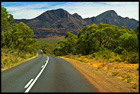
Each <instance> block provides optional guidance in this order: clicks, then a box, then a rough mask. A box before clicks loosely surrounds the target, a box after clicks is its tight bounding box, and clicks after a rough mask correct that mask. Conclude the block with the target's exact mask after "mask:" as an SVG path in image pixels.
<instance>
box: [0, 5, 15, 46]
mask: <svg viewBox="0 0 140 94" xmlns="http://www.w3.org/2000/svg"><path fill="white" fill-rule="evenodd" d="M12 20H13V15H12V14H9V13H8V12H7V10H6V8H4V7H1V46H2V47H3V46H4V45H5V40H6V41H7V40H9V39H7V38H9V37H10V36H9V35H10V31H9V26H10V23H9V22H10V21H12ZM6 34H7V35H6Z"/></svg>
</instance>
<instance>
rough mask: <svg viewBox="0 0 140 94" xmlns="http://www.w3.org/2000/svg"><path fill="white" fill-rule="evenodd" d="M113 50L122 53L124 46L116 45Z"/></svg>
mask: <svg viewBox="0 0 140 94" xmlns="http://www.w3.org/2000/svg"><path fill="white" fill-rule="evenodd" d="M114 51H115V52H116V53H118V54H122V51H124V48H123V47H120V46H118V47H117V48H116V49H115V50H114Z"/></svg>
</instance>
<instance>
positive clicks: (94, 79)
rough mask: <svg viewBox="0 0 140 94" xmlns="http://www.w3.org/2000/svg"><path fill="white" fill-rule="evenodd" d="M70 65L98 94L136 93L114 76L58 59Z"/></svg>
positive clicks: (127, 84) (86, 64) (84, 64)
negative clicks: (113, 93)
mask: <svg viewBox="0 0 140 94" xmlns="http://www.w3.org/2000/svg"><path fill="white" fill-rule="evenodd" d="M60 58H63V59H65V60H67V61H68V62H69V63H71V64H72V65H73V66H74V67H75V68H76V69H77V70H79V71H80V72H81V73H82V74H83V75H84V76H85V77H86V78H87V79H88V80H89V81H90V82H91V83H92V84H93V85H94V86H95V87H96V88H98V89H99V91H100V92H138V91H137V90H136V89H133V88H132V87H131V84H130V83H126V82H124V81H122V80H120V79H118V78H116V77H114V76H111V75H108V74H107V73H106V71H103V70H100V69H97V68H95V67H93V66H91V65H90V64H88V63H83V62H80V61H77V60H73V59H69V58H64V57H60Z"/></svg>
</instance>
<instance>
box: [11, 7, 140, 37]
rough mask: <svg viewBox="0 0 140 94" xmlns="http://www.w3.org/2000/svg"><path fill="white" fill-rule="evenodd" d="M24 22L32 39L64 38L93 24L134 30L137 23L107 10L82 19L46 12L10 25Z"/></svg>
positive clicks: (61, 12)
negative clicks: (69, 33) (31, 32)
mask: <svg viewBox="0 0 140 94" xmlns="http://www.w3.org/2000/svg"><path fill="white" fill-rule="evenodd" d="M19 22H24V23H25V24H26V25H27V26H29V27H30V28H31V29H33V31H34V38H48V37H52V36H65V34H66V33H67V32H71V33H73V34H77V33H78V32H79V30H80V29H81V28H83V27H84V26H86V25H91V24H93V23H95V24H99V23H106V24H110V25H116V26H118V27H119V28H120V27H122V26H127V27H128V29H129V30H130V29H136V28H137V25H138V24H139V21H137V20H135V19H129V18H128V17H125V18H124V17H121V16H119V15H118V14H117V13H116V12H115V11H114V10H108V11H105V12H104V13H101V14H100V15H97V16H96V17H91V18H82V17H81V16H80V15H79V14H77V13H74V14H70V13H69V12H67V11H66V10H64V9H56V10H48V11H46V12H44V13H42V14H41V15H39V16H38V17H36V18H33V19H14V21H12V22H10V23H19Z"/></svg>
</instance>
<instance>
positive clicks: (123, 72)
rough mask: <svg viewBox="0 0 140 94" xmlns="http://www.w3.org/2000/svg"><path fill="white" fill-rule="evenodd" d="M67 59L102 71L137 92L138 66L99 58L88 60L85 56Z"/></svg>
mask: <svg viewBox="0 0 140 94" xmlns="http://www.w3.org/2000/svg"><path fill="white" fill-rule="evenodd" d="M69 58H72V59H75V60H78V61H81V62H83V63H85V64H88V65H90V66H93V67H95V68H97V69H100V70H103V71H105V72H106V74H108V75H110V76H112V77H115V78H117V79H120V80H122V81H123V82H125V83H129V84H130V85H131V88H134V89H137V90H139V85H138V83H139V71H138V70H137V67H138V66H139V64H129V63H127V62H115V61H114V62H111V63H110V61H109V60H104V59H101V58H98V59H97V58H96V59H95V58H94V59H88V58H86V56H81V57H78V56H70V57H69Z"/></svg>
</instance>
